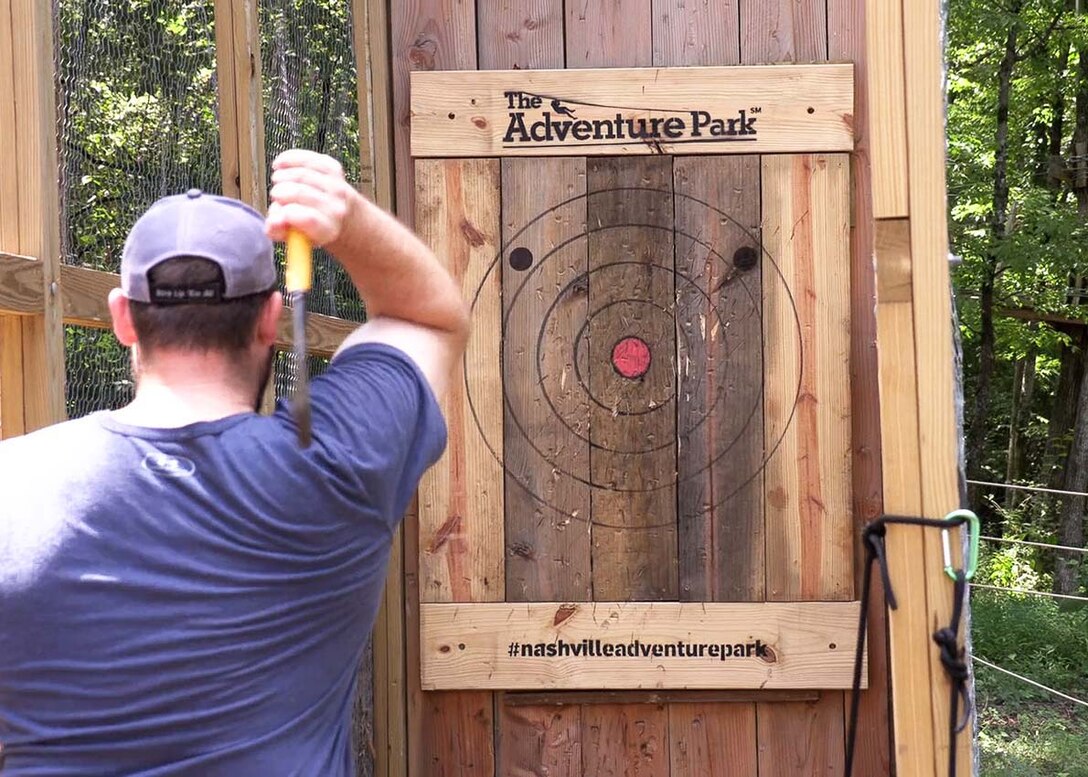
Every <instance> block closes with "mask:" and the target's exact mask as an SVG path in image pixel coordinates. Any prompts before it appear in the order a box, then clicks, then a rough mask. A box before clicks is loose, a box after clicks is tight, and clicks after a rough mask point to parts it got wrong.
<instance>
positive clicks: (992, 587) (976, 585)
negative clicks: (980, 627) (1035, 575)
mask: <svg viewBox="0 0 1088 777" xmlns="http://www.w3.org/2000/svg"><path fill="white" fill-rule="evenodd" d="M971 587H972V588H985V589H986V590H988V591H1005V592H1007V593H1013V594H1030V595H1032V596H1049V597H1051V598H1054V599H1072V600H1073V601H1077V602H1088V596H1075V595H1073V594H1056V593H1052V592H1050V591H1032V590H1031V589H1030V588H1004V587H1001V586H996V585H984V584H982V583H972V584H971Z"/></svg>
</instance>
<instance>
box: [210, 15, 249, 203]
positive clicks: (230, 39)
mask: <svg viewBox="0 0 1088 777" xmlns="http://www.w3.org/2000/svg"><path fill="white" fill-rule="evenodd" d="M233 5H234V3H233V1H232V0H215V7H214V14H215V72H216V83H217V86H218V90H219V156H220V165H221V168H222V176H223V184H222V185H223V194H224V195H225V196H227V197H239V196H241V193H242V188H241V187H242V175H241V170H240V164H241V160H240V159H239V156H238V151H239V149H238V124H239V116H238V97H237V92H238V84H237V82H236V81H235V78H234V72H235V71H234V14H233V13H232V11H231V8H232V6H233Z"/></svg>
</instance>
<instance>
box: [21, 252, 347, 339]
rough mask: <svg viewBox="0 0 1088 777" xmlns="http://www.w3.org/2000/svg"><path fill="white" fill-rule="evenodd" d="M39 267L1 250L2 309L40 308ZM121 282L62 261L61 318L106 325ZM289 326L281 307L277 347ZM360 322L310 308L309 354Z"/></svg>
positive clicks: (42, 301) (42, 294)
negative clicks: (111, 300) (113, 294)
mask: <svg viewBox="0 0 1088 777" xmlns="http://www.w3.org/2000/svg"><path fill="white" fill-rule="evenodd" d="M42 270H43V266H42V263H41V262H38V261H36V260H34V259H29V258H27V257H22V256H17V255H13V254H0V308H2V309H9V308H10V309H11V310H14V311H17V312H23V313H33V312H34V311H37V310H42V309H43V308H44V306H45V292H44V289H43V288H42V286H41V285H40V284H39V281H40V279H41V277H42ZM120 283H121V280H120V277H119V276H118V275H117V274H116V273H108V272H102V271H101V270H89V269H87V268H86V267H76V266H74V265H62V266H61V268H60V284H59V288H60V297H61V305H62V310H63V317H64V323H66V324H75V325H77V326H90V327H97V328H102V329H107V328H109V327H110V326H111V325H112V324H111V318H110V310H109V306H108V304H107V297H108V296H109V293H110V291H111V290H112V289H115V288H117V287H118V286H120ZM291 326H292V324H291V316H290V312H289V311H286V310H285V311H284V313H283V315H281V316H280V321H279V327H278V330H277V333H276V347H277V348H280V349H290V348H291V344H292V338H291ZM358 326H359V325H358V324H356V323H353V322H351V321H344V320H343V319H339V318H333V317H331V316H322V315H319V314H317V313H308V314H307V316H306V343H307V345H308V346H309V349H310V353H311V354H313V355H314V356H332V354H333V353H334V352H335V351H336V349H337V348H338V347H339V346H340V343H341V342H342V341H343V340H344V338H345V337H347V336H348V335H349V334H351V333H352V332H354V331H355V329H356V328H357V327H358Z"/></svg>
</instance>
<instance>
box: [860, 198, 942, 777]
mask: <svg viewBox="0 0 1088 777" xmlns="http://www.w3.org/2000/svg"><path fill="white" fill-rule="evenodd" d="M910 238H911V235H910V224H909V222H908V221H907V220H906V219H896V220H890V221H877V222H876V268H877V283H878V285H877V301H878V304H877V341H878V342H879V343H880V349H879V364H880V384H879V385H880V422H881V439H882V441H883V448H884V455H883V467H884V507H885V509H886V510H887V511H888V512H890V513H892V514H897V515H920V514H921V511H922V496H921V487H920V485H919V483H918V475H919V468H920V467H921V451H920V449H919V447H918V386H917V382H916V375H915V369H916V366H915V365H916V361H915V343H914V320H913V318H914V312H913V307H912V299H913V296H914V295H913V285H912V272H911V249H910ZM924 534H925V530H924V529H921V528H918V527H912V526H891V527H889V528H888V537H887V540H886V544H887V551H888V569H889V573H890V574H891V576H892V579H893V580H894V581H895V594H896V598H897V599H898V600H899V602H900V607H899V609H898V610H896V611H895V612H894V613H892V614H891V615H889V618H888V620H889V631H890V640H891V645H890V650H889V652H890V656H891V659H892V660H891V661H890V664H891V677H892V700H893V714H894V722H895V766H896V769H897V773H898V774H909V775H916V776H917V775H937V774H940V773H941V771H940V770H936V771H935V770H934V763H935V758H936V755H935V749H936V740H935V739H934V737H933V725H934V721H933V710H932V709H931V707H930V699H929V697H930V688H929V685H928V683H926V682H923V681H922V680H921V679H920V678H925V677H929V673H930V656H929V646H930V633H931V632H932V627H931V625H930V621H929V618H928V617H927V614H926V612H925V607H924V606H919V604H924V602H925V595H926V594H925V588H926V579H925V576H924V575H922V574H919V570H918V563H919V560H920V559H924V558H925V539H924ZM907 602H910V603H911V605H913V606H909V607H908V606H906V603H907Z"/></svg>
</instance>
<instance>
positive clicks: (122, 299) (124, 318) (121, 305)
mask: <svg viewBox="0 0 1088 777" xmlns="http://www.w3.org/2000/svg"><path fill="white" fill-rule="evenodd" d="M109 306H110V317H111V318H112V319H113V333H114V334H115V335H117V339H118V340H119V341H120V342H121V345H123V346H125V347H126V348H131V347H132V346H133V345H135V344H136V327H135V326H133V324H132V308H131V307H129V304H128V297H126V296H125V294H124V292H123V291H121V290H120V289H111V290H110V296H109Z"/></svg>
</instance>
